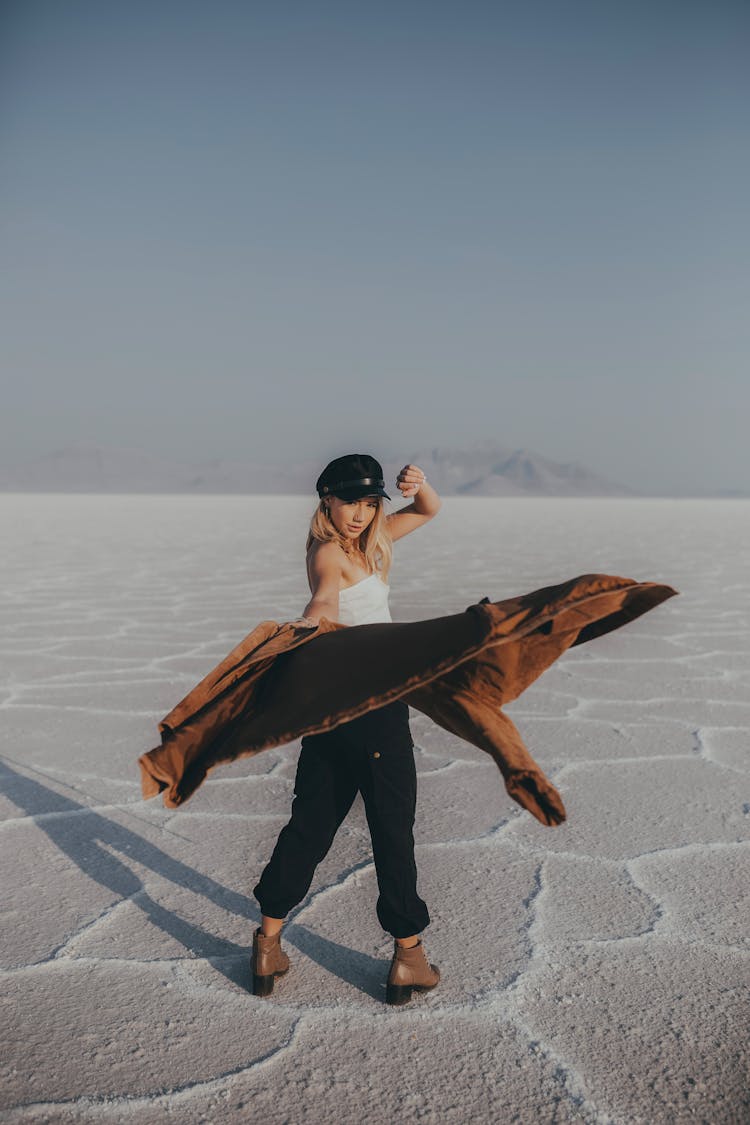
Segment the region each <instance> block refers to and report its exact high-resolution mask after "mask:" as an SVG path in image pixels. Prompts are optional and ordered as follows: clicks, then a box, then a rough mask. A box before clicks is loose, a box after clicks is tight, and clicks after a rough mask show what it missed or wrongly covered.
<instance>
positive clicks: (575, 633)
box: [138, 574, 677, 826]
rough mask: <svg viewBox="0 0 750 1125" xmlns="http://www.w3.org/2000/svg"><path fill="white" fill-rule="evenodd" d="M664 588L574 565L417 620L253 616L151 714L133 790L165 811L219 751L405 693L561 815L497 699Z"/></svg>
mask: <svg viewBox="0 0 750 1125" xmlns="http://www.w3.org/2000/svg"><path fill="white" fill-rule="evenodd" d="M676 593H677V591H676V590H674V589H673V588H672V587H671V586H664V585H660V584H658V583H656V582H636V581H634V580H633V579H631V578H618V577H615V576H613V575H609V574H584V575H581V576H579V577H577V578H571V579H569V580H568V581H567V582H562V583H560V584H559V585H556V586H545V587H543V588H542V589H539V590H534V591H532V592H531V593H529V594H524V595H521V596H520V597H515V598H508V599H506V600H504V601H499V602H491V601H490V600H489V599H488V598H486V597H485V598H482V600H481V601H479V602H477V603H475V604H473V605H470V606H468V607H467V608H466V609H465V610H464V611H463V613H454V614H449V615H447V616H444V617H433V618H429V619H427V620H424V621H411V622H379V623H376V624H370V625H342V624H341V623H340V622H338V621H331V620H329V619H328V618H327V617H321V619H320V621H319V623H318V624H317V625H314V624H310V623H308V622H307V621H306V620H305V619H301V620H297V621H285V622H281V623H279V622H276V621H261V622H260V624H259V625H257V626H256V627H255V628H254V629H253V630H252V632H251V633H248V635H247V636H246V637H244V639H243V640H241V641H240V642H239V644H238V645H236V646H235V648H233V649H232V651H231V652H230V653H228V654H227V656H226V657H225V658H224V659H223V660H222V661H221V663H220V664H218V665H217V666H216V667H215V668H214V669H213V670H212V671H211V672H209V673H208V675H207V676H205V677H204V678H203V679H202V680H201V681H200V683H198V684H197V685H196V686H195V687H194V688H193V689H192V690H191V691H190V692H189V693H188V694H187V695H186V696H185V698H184V699H182V700H181V701H180V702H179V703H178V704H177V705H176V707H174V708H173V709H172V710H171V711H170V712H169V714H168V715H166V716H165V718H164V719H162V720H161V722H160V723H159V731H160V734H161V739H162V742H161V745H160V746H157V747H155V749H153V750H150V751H148V753H146V754H142V755H141V757H140V758H139V759H138V762H139V764H140V768H141V785H142V790H143V796H144V797H145V798H148V797H153V796H155V795H156V794H158V793H160V792H162V791H163V794H164V796H163V801H164V804H165V805H166V806H167V808H176V807H177V806H178V805H181V804H182V803H183V802H184V801H186V800H187V799H188V798H189V797H190V796H191V795H192V794H193V793H194V792H195V790H196V789H197V788H198V786H199V785H200V784H201V782H202V781H203V779H204V778H205V776H206V774H207V772H208V771H209V770H210V769H213V768H214V767H216V766H218V765H220V764H221V763H223V762H230V761H233V760H234V759H236V758H240V757H245V756H247V755H252V754H257V753H259V752H260V751H261V750H267V749H269V748H270V747H272V746H279V745H281V744H283V743H286V742H290V741H291V740H292V739H295V738H298V737H299V736H301V735H304V734H314V733H317V732H320V731H326V730H331V729H332V728H333V727H336V726H338V725H339V724H340V723H344V722H347V721H348V720H349V719H354V718H356V717H357V716H358V715H362V714H364V713H365V712H366V711H371V710H373V709H374V708H376V707H382V706H384V705H385V704H387V703H390V702H392V701H393V700H394V699H403V700H405V701H406V702H407V703H408V704H409V706H411V707H414V708H415V709H416V710H417V711H422V712H424V713H425V714H426V715H429V716H430V718H431V719H433V720H434V721H435V722H436V723H437V724H438V725H439V726H441V727H444V728H445V729H446V730H448V731H451V732H452V733H453V734H455V735H457V736H458V737H459V738H462V739H464V740H465V741H466V742H470V743H472V744H473V745H474V746H477V747H478V748H479V749H480V750H484V751H485V752H486V753H488V754H489V755H490V756H491V757H492V759H493V760H494V762H495V764H496V765H497V766H498V767H499V769H500V771H501V773H502V775H503V778H504V780H505V787H506V789H507V791H508V793H509V794H510V796H511V797H513V799H514V800H516V801H517V802H518V803H519V804H520V805H522V806H523V807H524V808H526V809H528V811H529V812H531V813H533V815H534V816H535V817H536V818H537V819H538V820H540V821H541V822H542V824H545V825H549V826H554V825H558V824H561V823H562V822H563V821H564V820H565V806H564V805H563V802H562V798H561V797H560V794H559V793H558V791H557V790H556V789H555V787H554V785H552V784H551V782H550V781H549V780H548V779H547V778H546V777H545V775H544V774H543V772H542V771H541V769H540V768H539V766H538V765H537V764H536V762H535V761H534V759H533V758H532V757H531V755H530V754H529V752H528V750H527V749H526V747H525V746H524V743H523V741H522V739H521V735H520V734H519V732H518V730H517V729H516V727H515V726H514V724H513V723H512V722H511V720H510V719H509V718H508V716H507V715H504V714H503V712H502V711H501V706H502V704H504V703H508V702H510V701H511V700H513V699H516V698H517V697H518V696H519V695H520V694H521V692H522V691H524V690H525V689H526V688H527V687H528V686H529V684H531V683H533V681H534V680H536V679H537V677H538V676H539V675H541V673H542V672H543V671H544V670H545V669H546V668H548V667H549V666H550V665H551V664H552V663H553V662H554V661H555V660H557V658H558V657H559V656H560V655H561V654H562V653H563V652H565V650H566V649H568V648H571V647H572V646H573V645H578V644H582V643H584V642H585V641H590V640H593V639H594V638H595V637H599V636H601V635H602V634H604V633H608V632H611V631H612V630H613V629H618V628H619V627H620V626H621V625H625V624H626V623H627V622H628V621H632V620H633V619H634V618H636V617H639V616H640V615H641V614H642V613H646V612H647V611H648V610H650V609H653V607H654V606H656V605H658V604H659V603H660V602H663V601H665V600H666V599H667V598H670V597H672V596H673V595H674V594H676Z"/></svg>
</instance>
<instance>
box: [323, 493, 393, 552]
mask: <svg viewBox="0 0 750 1125" xmlns="http://www.w3.org/2000/svg"><path fill="white" fill-rule="evenodd" d="M326 505H327V506H328V507H329V508H330V511H331V517H330V518H331V521H332V523H333V524H334V526H335V528H336V530H337V531H338V532H339V533H340V534H341V535H343V536H345V537H346V538H347V539H351V540H352V541H354V540H356V539H357V538H358V537H359V536H360V535H361V534H362V532H363V531H364V530H365V528H366V527H368V526H369V525H370V524H371V523H372V521H373V520H374V519H375V514H376V512H377V510H378V507H379V505H380V497H379V496H362V497H360V499H359V500H341V499H340V498H339V497H338V496H330V497H327V498H326Z"/></svg>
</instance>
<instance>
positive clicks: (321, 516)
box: [305, 496, 393, 582]
mask: <svg viewBox="0 0 750 1125" xmlns="http://www.w3.org/2000/svg"><path fill="white" fill-rule="evenodd" d="M374 499H376V500H377V501H378V506H377V510H376V512H375V516H374V518H373V520H372V522H371V523H369V524H368V526H367V527H366V528H365V530H364V531H363V532H362V534H361V535H360V537H359V543H360V548H361V549H362V551H363V553H364V556H365V563H366V565H367V570H368V573H370V574H373V573H375V572H377V573H379V574H380V577H381V578H382V580H383V581H384V582H387V581H388V575H389V573H390V570H391V563H392V561H393V540H392V539H391V535H390V532H389V530H388V523H387V521H386V515H385V511H384V510H383V497H382V496H377V497H374ZM324 505H325V500H324V499H321V500H320V503H319V504H318V506H317V508H316V509H315V511H314V512H313V514H312V518H311V520H310V530H309V531H308V533H307V542H306V543H305V555H307V553H308V552H309V550H310V548H311V546H312V545H313V543H315V542H318V543H330V542H334V543H338V544H339V546H340V547H341V548H342V549H343V550H346V548H347V546H348V543H349V541H348V540H347V538H346V536H345V535H341V534H340V532H339V531H337V530H336V525H335V524H334V522H333V520H332V519H330V517H329V516H327V515H326V514H325V511H324Z"/></svg>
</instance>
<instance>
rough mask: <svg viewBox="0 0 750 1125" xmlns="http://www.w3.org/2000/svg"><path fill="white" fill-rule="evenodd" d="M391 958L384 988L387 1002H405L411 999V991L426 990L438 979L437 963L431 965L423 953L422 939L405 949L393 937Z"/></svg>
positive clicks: (432, 986) (433, 985)
mask: <svg viewBox="0 0 750 1125" xmlns="http://www.w3.org/2000/svg"><path fill="white" fill-rule="evenodd" d="M393 945H394V949H393V960H392V961H391V970H390V972H389V973H388V983H387V984H386V988H385V999H386V1003H387V1004H406V1003H407V1002H408V1001H409V1000H411V992H412V989H413V988H416V989H417V991H419V992H427V991H428V990H429V989H430V988H434V987H435V985H436V984H437V982H438V981H439V980H440V970H439V969H438V967H437V965H431V964H430V963H429V961H428V960H427V957H426V955H425V951H424V946H423V945H422V939H421V938H419V940H418V941H417V944H416V945H412V946H410V947H409V948H408V949H405V948H404V946H402V945H399V944H398V942H397V941H396V940H395V939H394V942H393Z"/></svg>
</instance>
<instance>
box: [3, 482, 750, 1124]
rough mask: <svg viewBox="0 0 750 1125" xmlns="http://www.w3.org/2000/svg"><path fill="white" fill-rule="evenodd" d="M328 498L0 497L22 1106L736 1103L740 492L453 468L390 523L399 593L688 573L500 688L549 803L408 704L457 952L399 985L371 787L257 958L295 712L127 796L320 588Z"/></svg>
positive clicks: (422, 836)
mask: <svg viewBox="0 0 750 1125" xmlns="http://www.w3.org/2000/svg"><path fill="white" fill-rule="evenodd" d="M314 503H315V498H314V496H311V497H310V498H309V499H308V498H300V497H242V496H215V497H192V496H135V495H129V496H94V495H79V496H75V495H20V494H15V495H12V494H5V495H0V515H1V518H2V527H3V537H2V546H1V547H0V561H1V564H2V575H3V582H2V590H1V591H0V595H1V597H2V602H1V606H2V618H1V627H2V631H1V635H0V662H1V665H2V675H1V676H0V709H1V710H2V724H1V725H0V754H1V755H2V757H1V758H0V776H1V777H2V784H1V785H0V818H2V820H1V821H0V835H1V836H2V840H3V845H4V846H3V850H2V855H3V888H4V895H3V897H4V911H3V941H2V958H3V961H2V1002H3V1012H4V1026H5V1028H6V1029H9V1034H6V1036H5V1038H6V1045H5V1046H4V1047H3V1051H2V1062H1V1065H2V1069H3V1084H2V1090H3V1092H2V1099H3V1101H2V1107H3V1109H4V1115H3V1120H7V1121H29V1122H42V1121H48V1122H62V1123H66V1122H73V1121H75V1122H79V1121H86V1122H89V1121H92V1122H98V1121H106V1122H109V1121H111V1122H117V1121H122V1122H145V1123H152V1122H153V1123H159V1122H166V1121H178V1122H180V1123H186V1125H190V1123H193V1122H223V1121H228V1122H234V1121H264V1122H269V1123H282V1122H290V1123H294V1125H296V1123H303V1122H304V1123H308V1122H309V1123H313V1125H321V1123H323V1125H325V1123H327V1122H329V1121H330V1122H334V1121H335V1122H346V1123H350V1122H351V1123H353V1122H362V1121H367V1122H370V1123H375V1125H379V1123H380V1122H383V1123H385V1122H389V1123H390V1122H392V1121H394V1120H399V1121H407V1122H408V1121H419V1122H434V1123H435V1125H453V1123H459V1122H460V1123H463V1122H466V1121H469V1120H471V1121H482V1122H483V1121H488V1122H489V1121H492V1122H501V1123H505V1122H522V1123H525V1122H568V1121H585V1122H602V1123H607V1122H618V1123H619V1122H634V1123H636V1122H637V1123H648V1125H650V1123H653V1122H680V1121H690V1122H706V1123H711V1125H718V1123H722V1122H732V1123H734V1122H737V1123H739V1122H745V1121H747V1120H748V1119H750V1095H749V1094H748V1089H749V1088H750V1082H749V1075H748V1041H747V1028H748V1023H749V1018H748V1017H749V1016H750V1004H748V995H749V993H750V940H749V938H748V898H749V897H750V879H748V869H749V868H748V859H749V858H750V753H748V730H749V729H750V502H747V501H740V500H734V501H716V500H712V501H708V500H701V501H698V500H630V499H617V500H610V499H590V500H569V499H559V500H543V499H533V500H524V499H516V498H514V499H499V500H494V499H465V498H461V499H459V498H453V497H450V498H447V499H446V500H445V501H444V505H443V509H442V510H441V512H440V513H439V515H438V517H437V518H436V519H435V520H434V521H433V522H432V523H431V524H429V525H428V526H427V527H425V528H424V529H421V530H420V531H418V532H416V533H415V534H413V535H410V536H408V537H407V538H406V539H403V540H401V541H399V542H397V543H396V544H395V561H394V566H393V570H392V572H391V579H390V581H391V611H392V614H393V617H394V619H395V620H416V619H420V618H425V617H433V616H438V615H440V614H444V613H455V612H458V611H460V610H462V609H465V608H466V606H467V605H469V604H470V603H472V602H476V601H478V600H479V599H481V598H482V597H484V596H488V597H489V598H490V599H491V600H493V601H495V600H499V599H501V598H505V597H510V596H512V595H515V594H519V593H524V592H527V591H529V590H532V589H535V588H537V587H540V586H546V585H550V584H553V583H556V582H560V581H563V580H564V579H566V578H570V577H573V576H574V575H578V574H584V573H590V572H594V571H598V572H604V573H609V574H615V575H623V576H626V577H630V578H636V579H649V580H654V581H663V582H666V583H668V584H670V585H673V586H675V587H676V588H677V589H678V590H679V591H680V596H679V597H677V598H673V599H671V600H670V601H669V602H667V603H665V604H664V605H662V606H659V607H658V608H657V609H655V610H653V611H652V612H651V613H649V614H647V615H646V616H644V617H643V618H640V619H639V620H637V621H635V622H633V623H631V624H630V625H628V626H625V627H624V628H622V629H620V630H618V631H616V632H614V633H612V634H610V635H608V636H605V637H601V638H599V639H598V640H595V641H592V642H590V643H589V644H586V645H581V646H580V647H578V648H576V649H574V650H572V651H570V652H569V653H567V654H565V655H564V656H563V657H562V658H561V659H560V661H559V662H558V663H557V664H556V665H554V666H553V667H552V668H551V669H550V670H549V671H547V672H546V673H545V674H544V675H543V676H542V677H541V678H540V679H539V680H538V681H537V682H536V683H535V684H534V685H532V687H531V688H530V689H529V690H528V691H527V692H526V693H525V694H524V695H522V696H521V698H520V699H518V700H517V701H516V702H515V703H514V704H513V705H512V706H511V707H509V708H508V709H507V710H508V713H509V714H510V715H511V716H512V718H513V719H514V721H515V722H516V724H517V725H518V726H519V728H520V730H521V732H522V734H523V735H524V737H525V739H526V742H527V744H528V746H529V748H530V750H531V752H532V754H533V755H534V756H535V757H536V758H537V760H538V761H539V763H540V765H542V767H543V768H544V769H545V771H546V772H547V773H548V774H549V776H550V777H551V778H552V779H553V780H554V782H555V784H556V785H557V786H558V787H559V789H560V791H561V793H562V795H563V799H564V801H565V804H566V807H567V809H568V814H569V819H568V821H567V822H566V823H565V824H564V825H563V826H562V827H559V828H555V829H550V828H545V827H543V826H542V825H541V824H539V823H538V822H537V821H535V820H534V819H533V818H532V817H531V816H530V815H529V814H528V813H526V812H524V811H523V810H522V809H520V808H519V807H518V806H517V805H515V804H514V803H513V802H512V801H511V800H510V799H509V798H508V797H507V796H506V794H505V790H504V788H503V785H502V780H501V777H500V774H499V772H498V771H497V769H496V767H495V766H494V764H493V763H492V762H491V761H490V760H489V758H487V757H486V756H485V755H483V754H482V753H481V752H480V751H478V750H476V749H475V748H474V747H472V746H469V745H467V744H466V743H463V742H460V741H459V740H458V739H456V738H455V737H454V736H452V735H449V734H448V732H446V731H443V730H441V729H440V728H438V727H436V726H435V725H434V724H433V723H432V722H431V721H430V720H429V719H428V718H427V717H426V716H424V715H421V714H420V713H419V712H417V711H414V710H412V711H411V724H412V732H413V735H414V740H415V744H416V751H415V752H416V758H417V765H418V771H419V800H418V809H417V822H416V825H415V838H416V841H417V863H418V867H419V890H420V893H421V894H422V896H423V897H424V898H425V900H426V901H427V903H428V906H429V909H430V913H431V917H432V923H431V925H430V926H429V927H428V929H427V930H426V931H425V933H424V940H425V946H426V948H427V952H428V956H429V958H430V960H432V961H433V962H435V963H436V964H438V965H439V966H440V968H441V973H442V979H441V982H440V984H439V986H438V988H437V989H436V990H435V992H433V993H431V994H425V995H422V996H416V995H415V997H414V999H413V1000H412V1002H411V1003H410V1004H409V1005H408V1006H406V1007H405V1008H403V1009H391V1008H388V1007H387V1006H386V1005H385V1003H384V1002H383V1000H384V995H385V989H384V985H385V977H386V973H387V969H388V965H389V961H390V955H391V950H392V940H391V938H390V936H389V935H387V934H385V933H384V932H383V931H382V929H381V928H380V925H379V923H378V921H377V918H376V916H375V910H374V905H375V899H376V895H377V888H376V883H375V872H374V868H373V865H372V860H371V853H370V847H369V834H368V831H367V824H366V820H365V816H364V809H363V806H362V802H361V798H359V797H358V798H357V800H356V802H355V804H354V807H353V809H352V811H351V813H350V815H349V817H348V819H347V821H346V822H345V824H344V825H343V827H342V829H341V830H340V832H339V835H338V836H337V838H336V841H335V842H334V845H333V848H332V849H331V852H330V853H329V855H328V856H327V857H326V859H325V860H324V861H323V863H322V864H321V865H320V867H319V868H318V871H317V873H316V876H315V880H314V882H313V885H312V887H311V889H310V892H309V894H308V896H307V898H306V899H305V900H304V901H303V902H302V903H301V904H300V905H299V906H298V907H297V908H296V910H295V911H294V912H292V914H291V915H290V917H289V921H288V923H287V926H286V927H285V930H284V947H285V948H286V950H287V952H288V953H289V955H290V957H291V960H292V969H291V971H290V973H289V974H288V975H287V976H286V977H284V978H282V979H279V980H278V981H277V984H276V987H275V990H274V993H273V995H272V996H271V997H270V998H268V999H260V998H256V997H254V996H253V995H252V994H251V993H250V992H249V985H250V945H251V940H252V931H253V928H254V927H255V925H256V924H257V922H258V919H259V913H258V908H257V903H256V902H255V899H254V898H253V897H252V893H251V888H252V887H253V885H254V883H255V882H256V880H257V877H258V875H259V873H260V870H261V868H262V866H263V864H264V863H265V862H266V861H267V859H268V857H269V855H270V852H271V850H272V848H273V844H274V842H275V839H276V836H277V834H278V831H279V829H280V828H281V827H282V825H283V824H284V823H285V822H286V820H287V819H288V816H289V809H290V804H291V797H292V787H293V782H294V772H295V766H296V759H297V752H298V749H299V743H298V742H296V743H291V744H289V745H288V746H285V747H281V748H278V749H274V750H269V751H265V752H264V753H263V754H260V755H259V756H258V757H256V758H253V759H246V760H244V761H240V762H236V763H234V764H232V765H231V766H227V767H223V768H222V769H220V770H219V771H217V772H216V773H215V774H214V775H213V776H212V777H211V778H210V779H209V780H208V781H207V782H206V783H205V784H204V786H203V787H202V788H201V789H200V790H199V791H198V792H197V793H196V794H195V796H194V797H193V798H192V799H191V800H190V801H189V802H188V803H187V804H186V805H185V806H184V807H183V808H181V809H178V810H176V811H170V810H165V809H164V808H163V807H162V806H161V802H160V799H159V798H156V799H153V800H151V801H148V802H144V801H142V800H141V797H140V783H139V775H138V767H137V762H136V759H137V757H138V755H139V754H141V753H142V752H143V751H145V750H147V749H150V748H151V747H152V746H155V745H157V744H158V741H159V737H158V731H157V722H158V720H159V719H160V718H162V717H163V716H164V715H165V714H166V713H167V711H169V710H170V709H171V708H172V706H173V705H174V704H175V703H176V702H177V701H178V700H179V699H181V698H182V697H183V695H185V694H186V692H187V691H188V690H189V689H190V688H191V687H192V686H193V685H194V684H195V683H196V682H197V681H198V680H199V679H200V678H201V677H202V676H203V675H204V674H205V673H206V672H207V671H208V670H210V669H211V668H212V667H213V666H214V665H215V664H216V663H217V662H218V660H219V659H220V658H221V657H222V656H224V655H225V653H226V652H227V651H229V649H230V648H231V647H233V645H234V644H236V643H237V641H238V640H240V639H241V638H242V637H243V636H244V635H245V634H246V633H248V632H249V631H250V630H251V629H252V628H253V627H254V626H255V625H256V624H257V622H258V621H260V620H262V619H267V618H273V619H275V620H279V621H282V620H287V619H289V618H293V617H297V616H299V615H300V614H301V612H302V610H303V607H304V605H305V603H306V601H307V599H308V591H307V585H306V581H305V568H304V541H305V534H306V527H307V521H308V518H309V514H310V513H311V511H312V509H313V507H314ZM396 506H399V505H398V504H397V505H396Z"/></svg>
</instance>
